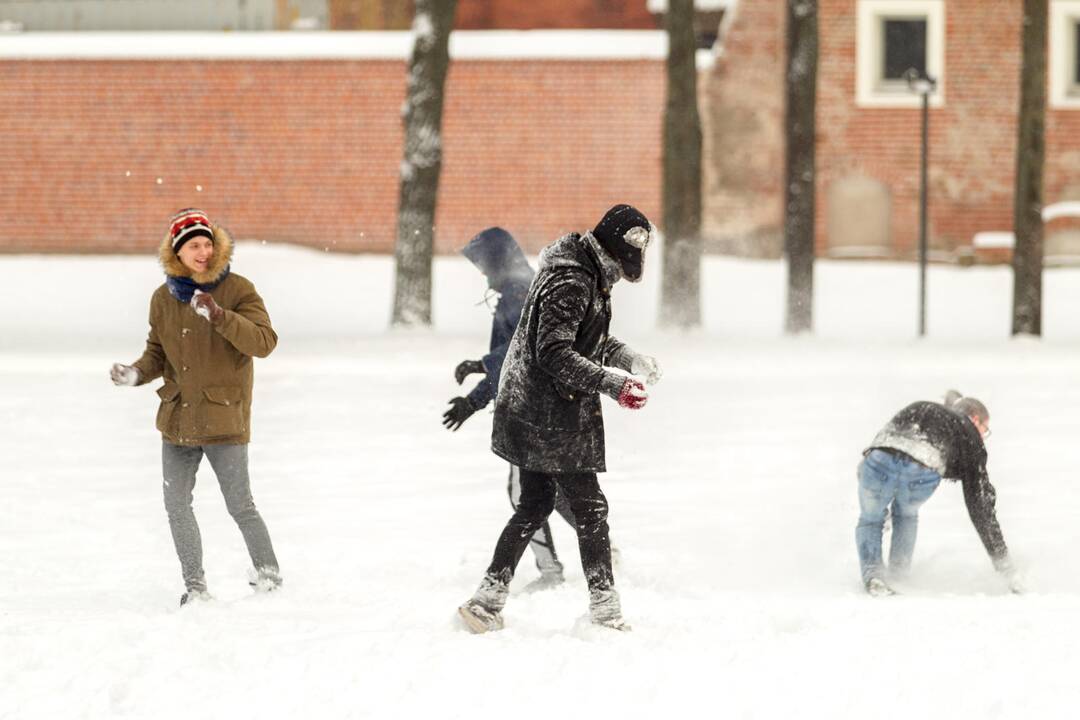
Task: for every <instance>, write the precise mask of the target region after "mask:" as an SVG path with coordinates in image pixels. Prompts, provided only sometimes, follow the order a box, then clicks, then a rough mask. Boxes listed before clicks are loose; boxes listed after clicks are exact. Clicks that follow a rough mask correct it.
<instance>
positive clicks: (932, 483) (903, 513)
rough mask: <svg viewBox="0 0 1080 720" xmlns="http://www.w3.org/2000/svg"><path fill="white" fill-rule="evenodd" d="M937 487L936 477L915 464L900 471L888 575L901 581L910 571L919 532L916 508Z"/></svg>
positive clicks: (933, 472)
mask: <svg viewBox="0 0 1080 720" xmlns="http://www.w3.org/2000/svg"><path fill="white" fill-rule="evenodd" d="M940 483H941V476H940V475H938V474H937V473H936V472H935V471H933V470H931V469H929V468H927V467H924V466H922V465H920V464H919V463H917V462H915V461H910V462H909V463H907V465H906V466H905V467H904V471H903V473H902V474H901V475H900V480H899V488H898V489H897V492H896V499H895V500H894V501H893V519H892V528H893V529H892V543H891V544H890V546H889V572H890V573H891V574H893V575H896V576H900V577H902V576H903V575H905V574H906V573H907V571H908V570H909V569H910V567H911V557H912V555H913V554H914V553H915V538H916V535H917V534H918V530H919V508H920V507H921V506H922V504H923V503H925V502H926V501H927V500H929V499H930V496H931V495H933V494H934V491H935V490H937V487H938V485H939V484H940Z"/></svg>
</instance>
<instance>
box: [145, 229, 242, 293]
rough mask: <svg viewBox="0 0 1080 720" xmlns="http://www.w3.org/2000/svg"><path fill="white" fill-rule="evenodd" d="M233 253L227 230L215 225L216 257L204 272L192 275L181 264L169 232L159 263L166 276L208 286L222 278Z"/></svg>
mask: <svg viewBox="0 0 1080 720" xmlns="http://www.w3.org/2000/svg"><path fill="white" fill-rule="evenodd" d="M232 253H233V242H232V238H231V237H229V233H228V232H227V231H226V230H225V228H223V227H218V226H217V225H215V226H214V255H213V257H211V258H210V264H209V265H208V266H207V268H206V270H205V271H204V272H200V273H192V272H191V270H188V269H187V267H185V266H184V263H182V262H180V258H179V257H177V255H176V253H174V252H173V249H172V238H170V237H169V233H167V232H166V233H165V237H164V238H163V239H162V240H161V247H160V248H158V261H159V262H160V263H161V267H162V269H163V270H164V271H165V274H166V275H170V276H172V277H189V278H191V279H192V280H194V281H195V283H196V284H198V285H206V284H208V283H212V282H214V281H215V280H217V279H218V278H220V277H221V275H222V273H224V272H225V268H227V267H228V266H229V262H230V261H232Z"/></svg>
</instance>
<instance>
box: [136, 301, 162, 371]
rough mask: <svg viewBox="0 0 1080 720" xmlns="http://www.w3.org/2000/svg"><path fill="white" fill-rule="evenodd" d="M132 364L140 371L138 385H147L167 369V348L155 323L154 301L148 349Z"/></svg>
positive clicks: (151, 308) (151, 309)
mask: <svg viewBox="0 0 1080 720" xmlns="http://www.w3.org/2000/svg"><path fill="white" fill-rule="evenodd" d="M131 366H132V367H133V368H135V369H136V370H138V371H139V378H138V381H137V382H136V383H135V384H136V385H145V384H146V383H148V382H150V381H152V380H156V379H157V378H159V377H161V374H162V373H163V372H164V371H165V350H164V349H162V347H161V340H160V339H159V338H158V334H157V328H156V327H155V325H154V306H153V301H151V304H150V333H149V334H148V335H147V337H146V349H145V350H143V354H142V357H140V358H139V359H138V360H136V361H135V362H133V363H132V364H131Z"/></svg>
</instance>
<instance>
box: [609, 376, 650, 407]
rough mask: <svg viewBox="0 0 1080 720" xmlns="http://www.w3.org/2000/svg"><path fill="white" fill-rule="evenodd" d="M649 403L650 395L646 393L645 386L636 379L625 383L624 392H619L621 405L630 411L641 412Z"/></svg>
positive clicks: (630, 379) (629, 379) (627, 380)
mask: <svg viewBox="0 0 1080 720" xmlns="http://www.w3.org/2000/svg"><path fill="white" fill-rule="evenodd" d="M648 401H649V393H648V392H646V390H645V386H644V385H642V384H641V382H640V381H638V380H635V379H634V378H627V379H626V382H624V383H623V386H622V390H621V391H619V397H618V400H617V402H618V403H619V405H620V406H621V407H624V408H626V409H628V410H640V409H641V408H643V407H645V403H647V402H648Z"/></svg>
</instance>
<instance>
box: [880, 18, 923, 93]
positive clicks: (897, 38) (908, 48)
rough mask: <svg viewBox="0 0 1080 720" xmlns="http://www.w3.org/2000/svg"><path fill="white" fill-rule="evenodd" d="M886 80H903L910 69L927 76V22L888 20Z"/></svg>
mask: <svg viewBox="0 0 1080 720" xmlns="http://www.w3.org/2000/svg"><path fill="white" fill-rule="evenodd" d="M884 26H885V62H884V69H885V75H884V78H885V79H886V80H903V79H904V73H905V72H907V71H908V69H909V68H915V69H916V70H918V71H919V75H920V77H921V76H925V75H926V20H886V21H885V22H884Z"/></svg>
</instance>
